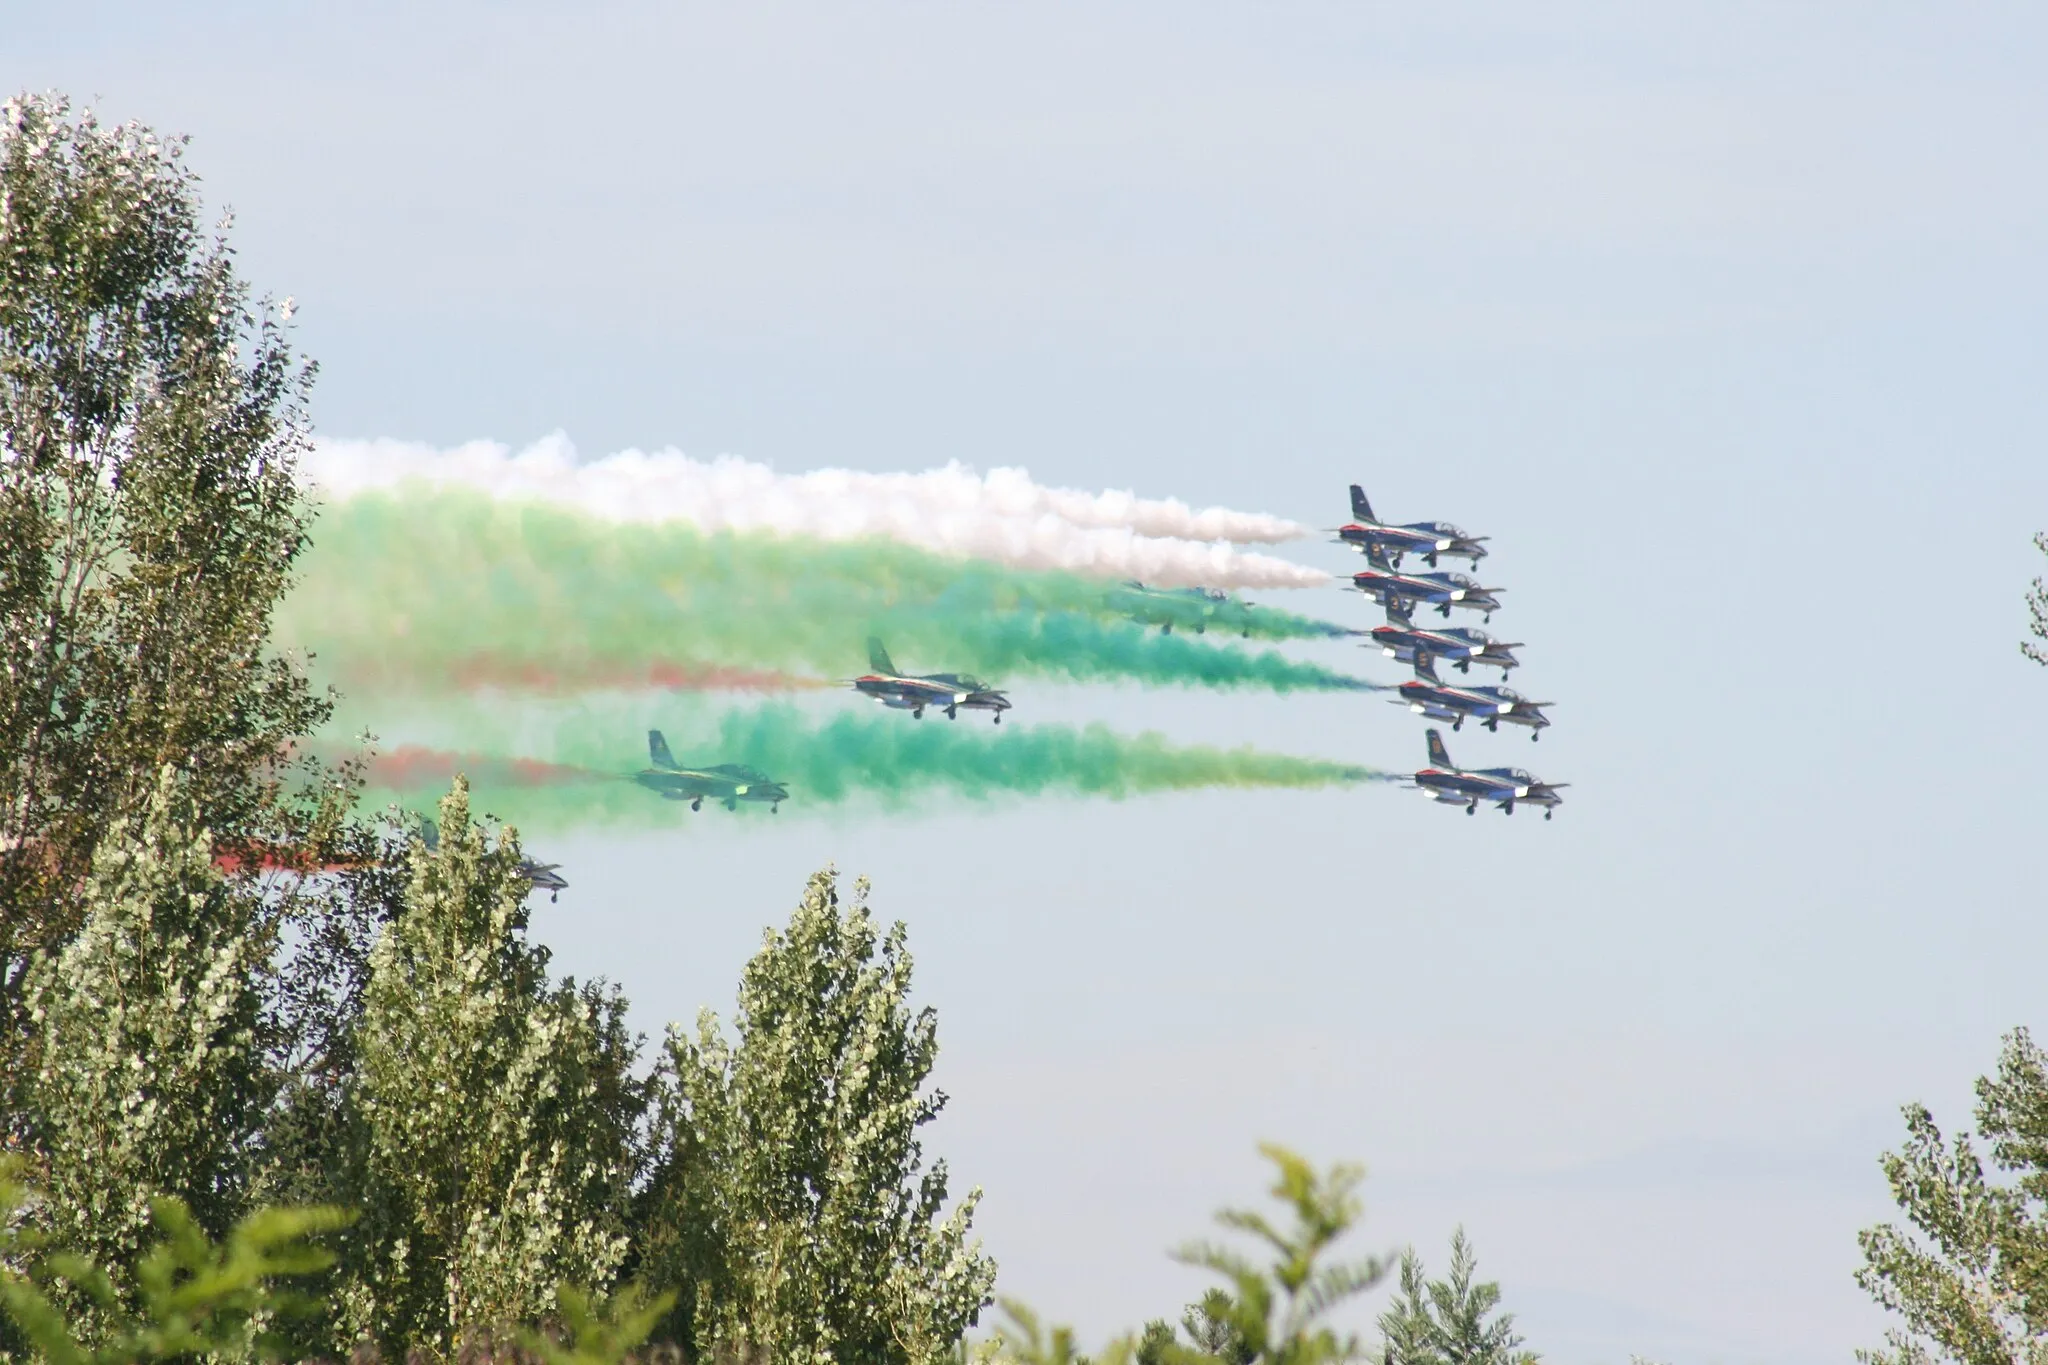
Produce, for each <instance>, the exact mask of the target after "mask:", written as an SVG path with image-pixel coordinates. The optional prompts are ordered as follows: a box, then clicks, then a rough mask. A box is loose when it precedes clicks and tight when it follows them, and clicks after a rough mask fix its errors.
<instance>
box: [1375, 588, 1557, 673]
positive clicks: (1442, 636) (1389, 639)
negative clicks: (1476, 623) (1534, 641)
mask: <svg viewBox="0 0 2048 1365" xmlns="http://www.w3.org/2000/svg"><path fill="white" fill-rule="evenodd" d="M1372 639H1373V643H1374V644H1375V645H1378V646H1379V648H1380V649H1381V651H1382V652H1384V653H1385V654H1386V656H1387V657H1388V658H1389V659H1399V660H1400V661H1401V662H1402V663H1404V664H1407V663H1413V662H1415V655H1416V652H1417V651H1418V650H1427V651H1428V652H1429V653H1431V654H1434V655H1435V656H1436V657H1437V658H1439V659H1447V660H1449V661H1450V664H1451V667H1453V668H1455V669H1457V670H1458V671H1459V672H1460V673H1470V672H1471V671H1472V665H1474V664H1489V665H1491V666H1492V667H1494V668H1498V669H1499V670H1500V675H1501V677H1503V678H1505V677H1507V675H1508V674H1509V673H1511V672H1512V671H1514V670H1515V669H1516V668H1518V667H1519V666H1520V665H1521V662H1522V661H1521V660H1520V659H1517V658H1516V657H1515V656H1514V655H1513V654H1512V653H1510V652H1509V651H1510V650H1516V649H1520V648H1521V647H1522V642H1521V641H1519V640H1496V639H1494V638H1493V637H1492V636H1491V635H1488V634H1487V633H1486V632H1485V631H1483V630H1472V629H1470V628H1468V627H1465V626H1457V627H1452V626H1445V627H1444V628H1443V629H1442V630H1427V629H1424V628H1422V627H1420V626H1417V625H1416V624H1415V622H1414V620H1413V619H1411V618H1410V616H1409V614H1408V609H1407V608H1406V607H1398V606H1390V607H1388V608H1387V623H1386V624H1385V625H1383V626H1375V627H1373V631H1372Z"/></svg>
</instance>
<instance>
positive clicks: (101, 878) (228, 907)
mask: <svg viewBox="0 0 2048 1365" xmlns="http://www.w3.org/2000/svg"><path fill="white" fill-rule="evenodd" d="M84 902H85V905H86V907H87V909H86V914H85V920H84V923H83V925H82V926H81V927H80V929H79V931H78V932H77V933H76V934H75V935H74V936H73V937H72V938H71V939H70V940H69V941H68V942H66V943H65V944H64V945H63V946H62V947H61V948H59V949H57V950H55V951H49V952H44V953H41V954H39V955H38V956H37V957H36V958H35V960H34V963H33V965H32V968H31V970H30V972H29V974H28V988H27V1001H28V1009H29V1017H30V1019H31V1021H32V1022H33V1024H34V1025H35V1026H36V1027H37V1029H38V1030H39V1032H40V1034H41V1037H42V1040H43V1046H42V1047H41V1048H39V1049H38V1050H37V1057H38V1064H37V1066H36V1068H35V1070H34V1072H33V1073H32V1074H31V1075H30V1076H29V1077H27V1078H26V1085H25V1086H24V1087H23V1088H24V1089H25V1090H26V1092H27V1097H28V1099H29V1108H30V1110H31V1111H32V1113H33V1116H34V1122H33V1125H32V1135H33V1137H34V1140H35V1145H36V1150H37V1151H38V1152H39V1154H40V1157H41V1163H42V1167H43V1170H42V1173H41V1181H40V1183H41V1184H42V1186H43V1189H44V1192H45V1195H46V1198H45V1199H43V1200H42V1201H40V1203H39V1204H38V1206H37V1216H38V1219H39V1221H40V1222H41V1223H42V1224H43V1226H44V1227H45V1228H46V1230H47V1231H48V1232H49V1233H50V1234H51V1235H53V1236H54V1237H56V1238H57V1239H58V1241H59V1242H60V1243H62V1244H63V1245H64V1246H66V1247H68V1248H69V1249H71V1250H72V1251H74V1252H76V1253H78V1254H80V1255H83V1256H85V1257H87V1258H88V1259H90V1260H91V1261H92V1262H93V1263H94V1264H96V1265H99V1266H102V1267H105V1268H107V1269H109V1270H111V1271H114V1272H116V1273H117V1274H120V1273H124V1272H126V1271H127V1270H129V1269H131V1268H132V1267H133V1265H134V1263H135V1259H136V1257H137V1256H138V1255H139V1254H140V1252H141V1250H142V1247H143V1241H144V1235H145V1233H146V1232H147V1229H148V1226H149V1223H150V1216H151V1215H150V1211H151V1208H152V1207H153V1206H154V1205H155V1203H156V1202H157V1201H159V1200H160V1199H162V1198H164V1197H167V1196H168V1197H174V1198H176V1199H178V1200H180V1201H182V1206H183V1207H186V1208H189V1209H190V1211H191V1213H192V1215H193V1216H195V1217H196V1219H197V1221H198V1223H199V1225H200V1226H201V1227H203V1228H204V1229H206V1231H207V1232H208V1233H209V1234H211V1235H214V1236H219V1235H221V1234H223V1233H224V1232H226V1230H227V1228H228V1226H229V1225H230V1224H231V1223H232V1222H233V1221H234V1220H235V1219H236V1218H237V1217H239V1216H240V1215H241V1213H242V1212H243V1208H244V1197H245V1194H246V1179H245V1176H246V1170H247V1164H248V1163H247V1155H248V1151H249V1149H250V1147H251V1145H252V1144H253V1143H254V1142H255V1141H256V1138H257V1133H258V1130H259V1127H260V1124H261V1121H262V1116H263V1113H264V1111H265V1109H266V1107H267V1106H268V1104H269V1102H270V1099H271V1094H272V1086H271V1084H270V1079H269V1074H268V1072H267V1069H266V1067H265V1065H264V1050H263V1044H262V1040H261V1038H260V1036H259V1029H258V1026H259V1022H260V1014H261V1010H260V1004H261V1002H260V996H259V989H258V984H257V978H258V976H259V973H260V971H261V969H262V967H263V963H264V961H265V958H266V956H267V952H266V944H265V941H264V935H263V932H262V916H261V913H260V912H261V909H262V906H261V903H260V901H259V899H258V897H257V896H255V895H254V894H253V893H252V892H251V891H250V890H249V889H247V888H245V887H237V886H234V885H230V884H229V883H228V882H227V881H226V880H225V879H224V878H222V876H221V875H220V873H219V872H218V871H217V870H216V869H215V867H214V865H213V856H212V838H211V835H210V834H209V833H208V831H207V830H206V829H204V828H203V827H201V826H200V825H199V824H198V817H197V813H196V811H195V810H194V809H193V806H192V802H191V799H190V797H189V795H188V794H187V792H186V789H185V784H184V783H183V782H182V781H180V780H179V779H178V777H177V776H176V774H174V773H173V772H171V771H170V770H169V769H166V770H165V771H164V773H163V775H162V777H161V779H160V781H159V784H158V787H157V790H156V792H155V794H154V797H153V799H152V801H151V804H150V807H149V809H148V811H147V812H146V814H144V815H142V816H139V817H137V818H134V819H123V820H121V821H117V823H116V825H115V828H114V829H113V830H112V831H110V832H109V833H108V834H107V835H106V837H104V838H103V839H102V840H100V843H99V847H98V850H97V853H96V855H95V857H94V860H93V867H92V871H91V875H90V877H89V878H88V881H87V885H86V889H85V895H84ZM86 1317H87V1318H88V1319H90V1318H91V1317H92V1314H91V1313H90V1312H88V1313H87V1314H86Z"/></svg>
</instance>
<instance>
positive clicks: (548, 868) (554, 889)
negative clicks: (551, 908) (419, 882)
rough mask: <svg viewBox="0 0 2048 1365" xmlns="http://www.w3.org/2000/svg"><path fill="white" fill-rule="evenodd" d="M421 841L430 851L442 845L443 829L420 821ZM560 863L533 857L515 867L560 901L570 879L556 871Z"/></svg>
mask: <svg viewBox="0 0 2048 1365" xmlns="http://www.w3.org/2000/svg"><path fill="white" fill-rule="evenodd" d="M420 842H421V843H422V844H425V845H426V846H427V851H428V852H429V853H431V852H433V851H434V850H435V849H436V848H438V847H439V846H440V843H441V831H440V830H439V829H436V828H435V827H434V822H433V821H432V820H422V821H420ZM559 867H561V864H560V863H537V862H535V861H534V860H533V859H531V858H521V859H520V860H519V866H518V868H517V869H515V870H516V871H517V872H518V873H519V875H520V876H522V877H524V878H526V880H527V882H528V883H529V884H530V885H531V886H532V887H533V889H534V890H536V891H545V892H547V893H548V899H549V900H550V901H558V900H560V899H561V895H562V893H563V892H564V891H567V890H568V889H569V879H568V878H567V877H564V876H563V875H562V874H561V873H560V872H558V871H556V869H557V868H559Z"/></svg>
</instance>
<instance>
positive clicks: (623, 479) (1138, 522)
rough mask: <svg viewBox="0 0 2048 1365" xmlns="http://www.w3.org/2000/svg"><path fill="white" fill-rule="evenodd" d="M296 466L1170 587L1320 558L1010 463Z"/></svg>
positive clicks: (527, 458)
mask: <svg viewBox="0 0 2048 1365" xmlns="http://www.w3.org/2000/svg"><path fill="white" fill-rule="evenodd" d="M304 469H305V472H306V474H307V476H308V477H309V478H310V479H311V481H312V482H313V483H314V485H315V486H316V487H317V488H318V489H320V490H321V491H322V492H324V493H325V494H327V495H328V496H329V497H330V498H333V499H335V500H337V501H345V500H347V499H349V498H351V497H354V496H356V495H358V494H361V493H364V492H368V491H373V490H387V491H388V490H394V489H397V488H400V487H403V486H405V485H406V484H408V483H411V484H417V485H420V486H423V487H434V488H464V489H469V490H471V491H474V492H479V493H483V494H486V495H488V496H490V497H494V498H505V499H515V500H523V501H538V502H545V503H549V504H552V505H554V506H558V507H563V508H569V509H573V510H576V511H581V512H584V513H586V514H589V515H591V516H594V517H597V518H600V519H602V520H605V521H609V522H625V523H633V522H676V523H683V524H687V525H691V526H695V527H696V528H697V529H699V530H700V531H705V532H718V531H737V532H764V533H768V534H772V535H779V536H792V537H800V538H803V539H806V540H811V541H823V542H840V541H853V540H864V539H875V538H880V539H886V540H891V541H895V542H897V543H898V544H902V545H909V546H914V547H917V548H920V549H924V550H929V551H932V552H934V553H937V554H941V555H945V556H948V557H952V558H974V559H985V560H991V561H993V562H996V563H999V564H1006V565H1010V566H1012V567H1015V568H1023V569H1063V570H1067V571H1070V572H1075V573H1082V574H1089V575H1093V576H1097V577H1104V578H1112V579H1117V578H1137V579H1143V580H1145V581H1146V582H1154V583H1160V584H1164V585H1168V586H1207V587H1217V588H1312V587H1319V586H1322V585H1324V584H1327V583H1328V582H1330V575H1329V574H1327V573H1325V572H1323V571H1322V570H1320V569H1313V568H1309V567H1307V566H1305V565H1300V564H1295V563H1292V562H1290V561H1288V560H1284V559H1279V558H1276V557H1275V556H1272V555H1267V554H1258V553H1249V552H1246V551H1243V550H1240V549H1237V548H1236V546H1238V545H1241V544H1276V543H1279V542H1282V541H1287V540H1294V539H1298V538H1300V537H1303V536H1306V535H1309V534H1311V531H1310V528H1308V527H1306V526H1303V525H1300V524H1299V523H1296V522H1292V521H1287V520H1285V519H1283V518H1280V517H1272V516H1266V515H1264V514H1261V513H1252V512H1233V511H1229V510H1227V509H1224V508H1208V509H1205V510H1199V511H1198V510H1196V509H1194V508H1191V507H1189V506H1187V505H1186V504H1185V503H1182V502H1178V501H1175V500H1170V499H1169V500H1156V499H1146V498H1139V497H1137V496H1135V495H1134V494H1131V493H1127V492H1106V493H1084V492H1080V491H1077V490H1074V489H1064V488H1048V487H1046V486H1044V485H1042V484H1038V483H1035V482H1033V481H1032V479H1031V477H1030V475H1029V474H1027V473H1026V472H1025V471H1023V470H1021V469H994V470H991V471H989V472H988V473H987V474H976V473H974V472H973V471H972V470H969V469H966V468H964V467H962V466H960V465H958V464H952V465H948V466H946V467H945V468H944V469H935V470H929V471H926V472H924V473H921V474H868V473H861V472H858V471H854V470H846V469H821V470H814V471H812V472H810V473H807V474H778V473H776V472H775V471H774V470H772V469H769V468H768V467H767V466H766V465H761V464H756V463H753V462H751V461H747V460H742V459H737V458H734V457H731V456H722V457H720V458H718V459H716V460H710V461H704V460H696V459H692V458H691V457H689V456H687V455H684V454H682V453H681V452H679V451H675V450H664V451H659V452H656V453H653V454H648V453H646V452H643V451H638V450H627V451H622V452H620V453H618V454H615V455H608V456H605V457H604V458H602V459H598V460H591V461H587V462H582V461H579V460H578V459H577V457H576V453H575V450H574V448H573V447H572V446H571V445H570V444H569V441H568V439H567V438H566V437H564V436H561V435H560V434H557V435H554V436H551V437H548V438H546V439H545V440H542V441H539V442H536V443H535V444H533V445H531V446H529V447H527V448H526V449H525V450H522V451H520V452H518V453H517V454H514V453H513V452H512V451H511V449H510V448H509V447H507V446H503V445H498V444H496V443H493V442H487V441H477V442H471V443H470V444H468V445H464V446H458V447H456V448H454V449H452V450H437V449H435V448H433V447H431V446H424V445H418V444H413V443H409V442H401V441H322V442H320V443H319V444H318V445H317V447H316V448H315V449H314V451H313V452H312V453H311V454H310V455H309V456H308V458H307V459H306V461H305V465H304Z"/></svg>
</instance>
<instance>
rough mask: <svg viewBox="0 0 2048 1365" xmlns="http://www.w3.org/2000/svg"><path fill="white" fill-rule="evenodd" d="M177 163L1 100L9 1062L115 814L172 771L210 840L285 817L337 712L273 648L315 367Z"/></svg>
mask: <svg viewBox="0 0 2048 1365" xmlns="http://www.w3.org/2000/svg"><path fill="white" fill-rule="evenodd" d="M181 158H182V144H181V143H179V142H176V141H167V140H163V139H159V138H158V137H157V136H156V135H155V134H153V133H151V132H150V131H148V130H147V129H145V128H141V127H139V126H136V125H133V124H128V125H123V126H121V127H114V128H109V127H103V126H101V125H100V124H99V123H97V122H96V121H95V120H94V119H93V118H92V117H91V116H90V115H82V116H73V114H72V113H71V110H70V108H69V106H68V105H67V104H66V102H65V101H64V100H62V99H60V98H55V97H32V96H24V97H19V98H16V99H12V100H9V101H7V102H6V104H5V105H4V106H0V663H4V667H0V1012H4V1014H5V1017H4V1018H0V1078H12V1077H15V1076H19V1075H21V1074H25V1073H26V1072H27V1071H28V1070H29V1069H30V1068H31V1067H32V1065H33V1063H32V1060H31V1059H29V1058H27V1057H25V1056H23V1055H22V1049H23V1047H24V1045H26V1044H28V1043H29V1042H31V1041H32V1034H30V1033H29V1031H28V1030H26V1029H25V1027H24V1026H23V1024H22V1022H21V1020H20V1018H19V1015H18V1010H19V1006H20V999H19V991H20V987H21V982H22V977H23V975H24V973H25V972H26V970H27V964H28V962H29V959H30V957H31V956H32V955H33V954H34V953H35V952H36V951H37V950H38V949H42V948H48V947H51V946H53V945H55V944H58V943H60V942H61V941H62V939H63V938H64V937H65V936H67V935H68V934H69V933H70V932H71V931H72V930H73V929H75V927H76V926H77V924H78V922H79V920H80V919H81V918H82V916H83V903H82V901H81V898H80V892H81V889H82V888H83V886H84V884H85V882H86V878H87V875H88V872H89V870H90V868H91V866H92V862H93V854H94V851H95V849H96V847H97V845H98V843H99V840H100V839H101V838H102V837H103V836H104V835H105V834H106V832H107V831H108V830H109V829H111V828H113V827H114V825H115V822H116V817H118V816H119V815H121V814H123V813H131V812H134V811H136V810H138V809H139V808H140V807H141V806H143V805H145V804H146V803H147V801H148V799H149V797H150V793H151V791H152V790H153V789H154V786H155V783H156V780H157V774H158V772H159V771H160V770H161V769H162V768H164V767H165V766H172V767H175V768H176V769H177V770H178V771H179V773H180V774H181V777H182V781H183V783H184V785H185V789H186V791H187V793H188V795H189V799H190V800H191V802H192V803H193V805H194V807H195V809H196V811H197V813H198V823H199V825H200V826H202V827H204V828H206V829H208V830H211V831H212V833H213V834H214V836H215V837H216V838H217V839H222V840H226V841H230V842H232V841H234V840H237V839H243V838H253V837H257V836H259V835H262V834H264V833H266V832H269V833H273V834H274V833H276V830H275V829H274V828H273V827H274V826H275V825H276V823H277V822H278V820H279V819H281V818H282V813H283V811H284V809H285V803H283V802H281V801H280V792H281V791H282V784H283V776H282V774H281V771H280V769H279V767H278V766H277V765H278V762H279V760H280V758H281V756H282V755H283V754H284V751H285V748H286V746H287V745H288V744H289V743H290V742H291V741H292V740H294V739H296V738H298V737H300V736H303V735H306V734H308V733H309V732H310V731H311V729H312V728H313V726H314V725H315V724H317V723H318V722H319V721H320V720H321V719H322V718H323V717H324V716H325V715H326V714H327V708H326V704H325V702H324V701H323V700H322V699H320V698H318V697H316V696H314V695H313V694H312V692H311V691H310V690H309V688H308V686H307V683H306V681H305V679H304V677H303V674H302V672H301V671H300V670H298V669H296V668H295V667H293V666H292V665H291V664H290V663H288V662H287V661H284V660H281V659H278V658H275V657H272V656H271V655H269V654H268V653H267V652H266V645H267V641H268V630H269V620H270V615H271V611H272V608H273V607H274V606H275V605H276V603H277V601H278V599H279V598H280V596H281V595H282V594H283V593H284V592H285V591H286V589H287V587H288V586H289V584H290V575H291V566H292V563H293V560H294V558H295V556H296V555H297V554H298V552H299V549H300V547H301V545H302V544H303V543H304V539H305V528H306V517H307V512H306V509H305V505H304V503H303V500H302V496H301V494H300V492H299V490H298V488H297V486H296V485H295V483H294V479H293V470H294V463H295V460H296V458H297V455H298V452H299V451H300V449H301V448H302V447H303V445H304V443H305V425H304V417H303V412H302V407H301V402H302V397H303V394H304V392H305V389H306V386H307V384H308V383H309V382H310V380H311V376H312V368H311V366H309V365H304V364H302V363H301V362H300V361H299V360H298V359H297V358H296V357H295V356H294V354H293V352H292V350H291V347H290V345H289V342H288V338H287V334H286V327H285V314H286V310H285V309H283V308H273V307H271V306H269V305H268V304H267V303H258V302H253V301H252V300H251V298H250V295H249V291H248V289H247V288H246V287H245V286H244V285H243V284H242V282H241V281H240V280H239V279H238V278H237V277H236V274H235V272H234V269H233V263H232V257H231V253H230V251H229V249H228V247H227V245H226V242H225V240H224V239H223V238H222V237H220V236H218V235H216V236H214V237H212V238H210V239H209V238H206V237H204V236H203V235H202V233H201V232H200V229H199V226H198V199H199V196H198V188H197V184H196V181H195V179H194V177H193V176H192V174H191V172H190V171H189V170H187V169H186V168H185V166H184V164H183V161H182V159H181ZM0 1100H5V1096H4V1095H0ZM7 1112H8V1113H9V1114H10V1115H11V1114H12V1113H13V1112H14V1109H13V1106H12V1105H11V1104H10V1105H9V1106H8V1111H7Z"/></svg>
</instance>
